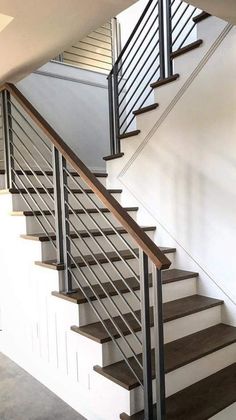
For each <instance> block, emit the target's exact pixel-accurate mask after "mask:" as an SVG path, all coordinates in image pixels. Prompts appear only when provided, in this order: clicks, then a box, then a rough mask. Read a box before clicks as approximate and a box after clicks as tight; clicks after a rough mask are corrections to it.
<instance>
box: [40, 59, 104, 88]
mask: <svg viewBox="0 0 236 420" xmlns="http://www.w3.org/2000/svg"><path fill="white" fill-rule="evenodd" d="M56 64H64V63H59V62H58V63H56ZM64 65H65V64H64ZM67 66H69V65H68V64H67ZM70 67H73V68H76V67H74V66H70ZM79 70H81V69H79ZM85 71H88V70H85ZM34 74H37V75H40V76H46V77H53V78H55V79H61V80H66V81H68V82H74V83H81V84H83V85H89V86H95V87H98V88H102V89H108V86H106V85H103V84H101V83H95V82H91V81H88V80H84V79H79V78H78V79H77V78H75V77H68V76H65V75H64V76H62V75H61V74H58V73H52V72H49V71H44V70H36V71H35V72H34Z"/></svg>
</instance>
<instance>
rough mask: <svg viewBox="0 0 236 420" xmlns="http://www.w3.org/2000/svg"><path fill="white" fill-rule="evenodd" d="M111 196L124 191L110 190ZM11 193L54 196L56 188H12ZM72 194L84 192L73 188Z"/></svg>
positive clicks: (87, 191)
mask: <svg viewBox="0 0 236 420" xmlns="http://www.w3.org/2000/svg"><path fill="white" fill-rule="evenodd" d="M84 191H85V193H86V194H94V192H93V190H90V189H88V188H84ZM107 191H108V192H109V193H110V194H120V193H122V190H120V189H108V190H107ZM9 192H10V193H11V194H37V193H39V194H53V193H54V188H48V187H45V188H42V187H35V188H32V187H29V188H10V189H9ZM71 193H72V194H83V191H82V190H80V189H77V188H71Z"/></svg>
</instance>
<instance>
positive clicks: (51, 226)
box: [13, 155, 55, 231]
mask: <svg viewBox="0 0 236 420" xmlns="http://www.w3.org/2000/svg"><path fill="white" fill-rule="evenodd" d="M13 158H14V161H16V163H17V165H18V166H19V168H21V169H22V167H21V165H20V163H19V162H18V161H17V159H16V157H15V155H14V156H13ZM14 172H17V171H16V170H15V169H14ZM16 175H17V178H18V179H19V180H21V181H22V182H21V183H22V185H25V184H24V182H23V180H22V178H21V177H20V175H18V174H17V173H16ZM25 178H26V179H27V181H28V182H29V183H30V184H31V186H32V188H33V189H34V191H35V186H34V185H33V183H32V181H31V180H30V179H29V177H28V175H25ZM25 188H26V190H27V187H25ZM35 192H36V195H38V197H39V198H40V199H41V201H42V202H43V204H44V205H45V206H46V207H47V209H48V211H49V212H50V215H51V216H52V217H53V219H54V220H55V217H54V215H53V213H52V211H51V209H50V208H49V207H48V205H47V203H46V202H45V201H44V199H43V198H41V195H40V194H39V193H38V191H37V190H36V191H35ZM27 194H29V193H27ZM32 200H33V197H32ZM35 202H36V201H35ZM38 208H39V209H40V207H39V204H38ZM42 216H43V217H44V218H45V220H46V221H47V223H48V225H49V226H50V228H51V229H52V231H55V226H53V225H52V224H51V223H50V222H49V220H48V219H47V218H46V216H45V215H44V214H43V215H42Z"/></svg>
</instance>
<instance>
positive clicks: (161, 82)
mask: <svg viewBox="0 0 236 420" xmlns="http://www.w3.org/2000/svg"><path fill="white" fill-rule="evenodd" d="M178 78H179V74H177V73H176V74H173V75H172V76H169V77H166V78H165V79H160V80H157V81H156V82H153V83H151V85H150V86H151V88H153V89H155V88H158V87H160V86H163V85H167V83H171V82H174V81H175V80H177V79H178Z"/></svg>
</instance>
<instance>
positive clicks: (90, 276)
mask: <svg viewBox="0 0 236 420" xmlns="http://www.w3.org/2000/svg"><path fill="white" fill-rule="evenodd" d="M168 255H169V254H168ZM127 262H128V266H129V267H131V269H132V271H131V269H130V268H129V267H128V266H125V265H124V262H123V261H118V262H114V263H113V266H111V265H110V264H108V263H106V264H102V265H101V266H97V265H96V266H95V265H93V266H90V267H82V268H73V269H72V272H73V279H74V281H75V287H76V283H77V281H76V279H79V284H80V285H81V286H82V287H84V286H86V285H88V284H96V283H97V277H98V278H99V280H100V281H101V282H103V281H104V282H107V281H110V280H118V279H121V278H122V277H123V278H129V277H133V276H134V275H136V274H137V275H138V273H139V263H138V260H136V259H133V260H129V261H127ZM101 267H102V268H101ZM91 270H93V272H92V271H91ZM104 270H105V271H106V273H107V274H106V273H104Z"/></svg>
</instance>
